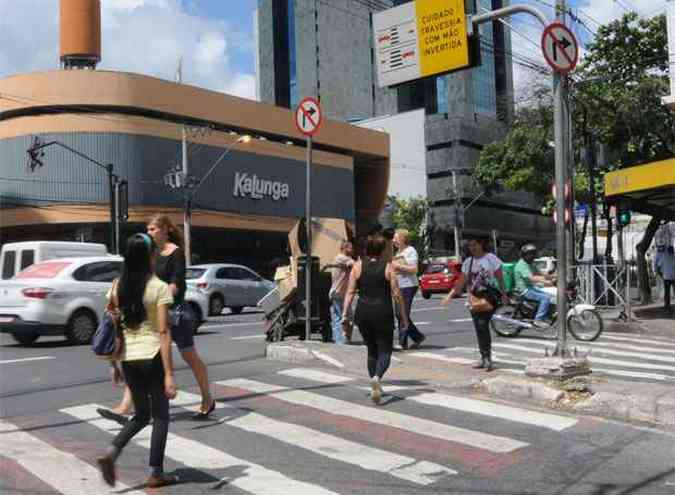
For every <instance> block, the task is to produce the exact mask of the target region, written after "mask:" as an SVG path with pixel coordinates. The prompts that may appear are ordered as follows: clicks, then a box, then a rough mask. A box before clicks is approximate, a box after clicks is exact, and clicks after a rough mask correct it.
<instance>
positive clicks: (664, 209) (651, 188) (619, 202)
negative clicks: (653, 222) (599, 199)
mask: <svg viewBox="0 0 675 495" xmlns="http://www.w3.org/2000/svg"><path fill="white" fill-rule="evenodd" d="M605 197H606V198H607V201H608V202H609V203H611V204H613V205H615V206H618V207H621V208H626V209H629V210H631V211H634V212H638V213H645V214H647V215H652V216H659V215H660V216H662V217H663V218H664V220H668V221H673V220H675V158H671V159H669V160H663V161H659V162H653V163H647V164H644V165H638V166H636V167H629V168H624V169H621V170H616V171H614V172H609V173H607V174H605Z"/></svg>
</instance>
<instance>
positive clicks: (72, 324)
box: [66, 309, 96, 345]
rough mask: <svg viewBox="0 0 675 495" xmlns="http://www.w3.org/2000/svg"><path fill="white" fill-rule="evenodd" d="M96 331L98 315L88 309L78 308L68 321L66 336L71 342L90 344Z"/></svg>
mask: <svg viewBox="0 0 675 495" xmlns="http://www.w3.org/2000/svg"><path fill="white" fill-rule="evenodd" d="M94 332H96V316H95V315H94V314H93V313H92V312H91V311H89V310H88V309H78V310H77V311H75V313H73V316H71V317H70V320H69V321H68V329H67V330H66V337H67V338H68V341H69V342H70V343H71V344H75V345H82V344H88V343H89V342H91V338H92V337H93V336H94Z"/></svg>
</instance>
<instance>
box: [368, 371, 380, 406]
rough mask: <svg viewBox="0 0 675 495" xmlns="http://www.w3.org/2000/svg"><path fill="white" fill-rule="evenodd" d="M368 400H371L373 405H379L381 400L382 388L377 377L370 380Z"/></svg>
mask: <svg viewBox="0 0 675 495" xmlns="http://www.w3.org/2000/svg"><path fill="white" fill-rule="evenodd" d="M370 398H371V399H373V402H374V403H375V404H379V403H380V401H381V400H382V386H381V385H380V379H379V378H378V377H377V376H374V377H373V378H372V379H371V380H370Z"/></svg>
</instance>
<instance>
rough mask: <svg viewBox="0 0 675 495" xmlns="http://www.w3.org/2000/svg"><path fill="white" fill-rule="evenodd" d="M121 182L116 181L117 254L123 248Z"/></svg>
mask: <svg viewBox="0 0 675 495" xmlns="http://www.w3.org/2000/svg"><path fill="white" fill-rule="evenodd" d="M120 204H121V203H120V181H118V180H115V246H117V253H118V254H119V251H120V249H121V247H122V232H121V230H120V223H121V218H120Z"/></svg>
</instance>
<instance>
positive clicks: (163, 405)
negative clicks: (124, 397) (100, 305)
mask: <svg viewBox="0 0 675 495" xmlns="http://www.w3.org/2000/svg"><path fill="white" fill-rule="evenodd" d="M154 255H155V246H154V243H153V241H152V239H151V238H150V236H148V235H147V234H136V235H134V236H132V237H130V238H129V240H128V241H127V246H126V256H125V258H124V269H123V272H122V276H121V277H120V279H119V281H118V283H116V284H115V285H113V288H112V289H111V291H110V292H109V294H108V299H109V301H110V302H111V305H112V307H113V310H115V309H116V312H117V315H118V317H117V322H118V332H120V334H121V335H122V337H123V338H122V339H121V340H122V342H123V343H122V345H121V347H118V349H120V350H121V354H120V355H119V356H118V357H119V359H120V360H121V362H122V369H123V371H124V377H125V379H126V382H127V386H128V387H129V390H130V394H131V397H132V400H133V404H134V407H135V409H136V413H135V414H134V416H133V417H132V418H131V420H129V421H128V422H127V423H126V424H125V426H124V428H122V430H121V431H120V432H119V433H118V434H117V436H116V437H115V439H114V440H113V442H112V444H111V445H110V447H109V448H108V450H107V452H106V455H105V456H103V457H101V458H99V459H98V460H97V462H98V464H99V466H100V468H101V472H102V474H103V479H104V480H105V482H106V483H107V484H108V485H110V486H114V485H115V481H116V473H115V462H116V460H117V458H118V457H119V455H120V453H121V452H122V449H123V448H124V447H125V446H126V445H127V444H128V443H129V441H130V440H131V439H132V438H133V437H134V436H135V435H136V434H137V433H138V432H140V431H141V430H142V429H143V428H145V427H146V426H147V425H148V423H149V422H150V418H152V437H151V441H150V473H149V477H148V479H147V482H146V484H147V486H149V487H152V488H155V487H160V486H165V485H169V484H173V483H176V482H177V481H178V478H177V477H176V476H170V475H167V474H165V473H164V449H165V447H166V437H167V434H168V432H169V399H173V398H174V397H175V396H176V384H175V382H174V379H173V364H172V362H171V334H170V330H169V325H168V318H169V306H170V305H171V303H172V302H173V297H172V296H171V291H170V290H169V286H168V285H167V284H166V283H164V282H162V281H161V280H160V279H159V278H157V277H156V276H155V275H153V269H152V268H153V267H152V263H153V257H154ZM114 369H115V370H117V369H118V368H117V367H115V368H114ZM118 378H119V377H118V376H115V377H114V379H115V380H117V379H118Z"/></svg>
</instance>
